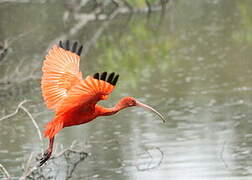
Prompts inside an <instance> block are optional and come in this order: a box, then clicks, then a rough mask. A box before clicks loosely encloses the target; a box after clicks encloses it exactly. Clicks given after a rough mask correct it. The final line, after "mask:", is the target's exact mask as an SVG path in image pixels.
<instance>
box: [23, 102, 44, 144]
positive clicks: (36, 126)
mask: <svg viewBox="0 0 252 180" xmlns="http://www.w3.org/2000/svg"><path fill="white" fill-rule="evenodd" d="M20 108H21V109H22V110H23V111H24V112H26V114H27V115H28V116H29V117H30V119H31V120H32V123H33V125H34V127H35V128H36V130H37V133H38V136H39V140H40V141H41V142H42V143H43V140H42V135H41V132H40V129H39V127H38V124H37V122H36V121H35V119H34V118H33V117H32V115H31V113H30V112H29V111H28V110H27V109H26V108H25V107H24V106H22V105H21V106H20Z"/></svg>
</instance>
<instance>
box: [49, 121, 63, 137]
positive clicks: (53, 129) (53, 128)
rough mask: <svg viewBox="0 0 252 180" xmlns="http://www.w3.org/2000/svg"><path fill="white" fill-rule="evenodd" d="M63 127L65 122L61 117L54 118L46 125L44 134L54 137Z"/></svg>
mask: <svg viewBox="0 0 252 180" xmlns="http://www.w3.org/2000/svg"><path fill="white" fill-rule="evenodd" d="M62 128H63V122H62V121H61V120H60V119H59V118H57V117H56V118H54V119H53V120H52V121H50V122H48V123H47V124H46V126H45V131H44V136H45V137H47V138H50V139H51V138H53V137H54V136H55V135H56V134H57V133H58V132H59V131H60V130H61V129H62Z"/></svg>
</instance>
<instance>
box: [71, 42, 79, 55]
mask: <svg viewBox="0 0 252 180" xmlns="http://www.w3.org/2000/svg"><path fill="white" fill-rule="evenodd" d="M77 46H78V42H76V41H75V42H74V44H73V47H72V50H71V51H72V52H73V53H75V52H76V50H77Z"/></svg>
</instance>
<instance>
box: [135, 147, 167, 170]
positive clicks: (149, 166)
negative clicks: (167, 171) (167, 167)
mask: <svg viewBox="0 0 252 180" xmlns="http://www.w3.org/2000/svg"><path fill="white" fill-rule="evenodd" d="M152 149H157V150H158V151H159V152H160V154H161V158H160V160H159V161H158V163H157V164H156V165H154V166H151V165H152V164H153V161H154V158H153V156H152V155H151V153H150V152H149V150H148V149H146V150H145V153H147V154H148V156H149V157H150V158H151V161H150V162H149V163H148V166H147V168H140V167H139V166H136V168H137V170H138V171H148V170H151V169H155V168H157V167H159V166H160V165H161V164H162V162H163V159H164V152H163V151H162V150H161V149H160V148H159V147H155V148H152Z"/></svg>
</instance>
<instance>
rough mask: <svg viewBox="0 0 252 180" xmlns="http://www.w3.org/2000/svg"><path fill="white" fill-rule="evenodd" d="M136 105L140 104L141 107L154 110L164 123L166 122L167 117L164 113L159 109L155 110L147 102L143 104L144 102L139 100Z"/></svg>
mask: <svg viewBox="0 0 252 180" xmlns="http://www.w3.org/2000/svg"><path fill="white" fill-rule="evenodd" d="M136 106H139V107H143V108H145V109H148V110H151V111H152V112H154V113H156V114H157V115H158V116H159V117H160V118H161V119H162V121H163V123H165V118H164V116H163V115H162V114H160V113H159V112H158V111H157V110H155V109H154V108H152V107H150V106H148V105H146V104H143V103H140V102H139V101H137V102H136Z"/></svg>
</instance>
